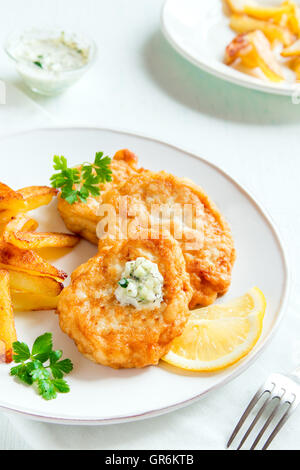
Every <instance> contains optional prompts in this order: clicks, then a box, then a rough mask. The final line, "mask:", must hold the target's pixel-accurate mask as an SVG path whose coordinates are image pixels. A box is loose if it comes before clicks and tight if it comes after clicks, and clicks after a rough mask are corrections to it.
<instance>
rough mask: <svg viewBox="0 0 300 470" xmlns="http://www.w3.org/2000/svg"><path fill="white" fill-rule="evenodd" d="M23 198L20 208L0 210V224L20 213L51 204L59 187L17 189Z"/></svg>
mask: <svg viewBox="0 0 300 470" xmlns="http://www.w3.org/2000/svg"><path fill="white" fill-rule="evenodd" d="M16 192H17V193H18V194H19V195H20V196H21V198H23V199H22V200H23V206H22V207H20V208H19V209H16V210H15V209H12V208H8V209H7V210H2V211H1V212H0V224H3V223H7V222H8V221H9V220H10V219H12V218H13V217H14V216H16V215H17V214H18V213H24V212H28V211H32V210H34V209H37V208H38V207H41V206H45V205H47V204H49V203H50V202H51V201H52V199H53V197H54V196H56V194H57V193H58V190H57V189H54V188H50V187H48V186H28V187H26V188H22V189H19V190H18V191H16Z"/></svg>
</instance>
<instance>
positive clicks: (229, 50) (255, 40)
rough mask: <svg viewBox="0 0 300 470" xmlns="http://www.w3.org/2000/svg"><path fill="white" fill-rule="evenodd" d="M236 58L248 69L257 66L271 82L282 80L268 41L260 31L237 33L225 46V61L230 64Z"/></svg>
mask: <svg viewBox="0 0 300 470" xmlns="http://www.w3.org/2000/svg"><path fill="white" fill-rule="evenodd" d="M237 60H238V61H240V62H241V63H242V65H243V66H245V67H248V68H249V69H253V68H255V67H259V68H260V69H261V71H262V72H263V73H264V75H265V76H266V77H267V78H268V79H269V80H271V81H273V82H281V81H282V80H283V76H282V72H281V69H280V66H279V64H278V62H277V61H276V59H275V57H274V55H273V52H272V50H271V47H270V43H269V41H268V40H267V38H266V37H265V36H264V34H263V33H262V32H261V31H253V32H252V33H248V34H239V35H238V36H236V37H235V38H234V39H233V40H232V41H231V43H230V44H229V45H228V46H227V47H226V51H225V63H226V64H227V65H232V64H233V63H234V62H235V61H237Z"/></svg>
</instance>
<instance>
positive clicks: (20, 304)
mask: <svg viewBox="0 0 300 470" xmlns="http://www.w3.org/2000/svg"><path fill="white" fill-rule="evenodd" d="M11 298H12V303H13V308H14V311H15V312H30V311H34V310H55V309H56V307H57V302H58V296H56V297H50V296H46V295H41V294H32V293H31V294H30V295H28V293H24V292H16V291H12V292H11ZM0 354H1V353H0Z"/></svg>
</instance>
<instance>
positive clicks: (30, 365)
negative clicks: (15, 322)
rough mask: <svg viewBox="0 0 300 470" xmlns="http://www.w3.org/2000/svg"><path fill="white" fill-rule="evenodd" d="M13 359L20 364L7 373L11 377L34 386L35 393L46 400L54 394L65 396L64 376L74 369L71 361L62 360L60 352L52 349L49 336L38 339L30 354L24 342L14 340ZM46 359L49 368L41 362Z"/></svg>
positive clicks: (50, 334) (66, 388)
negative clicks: (63, 394)
mask: <svg viewBox="0 0 300 470" xmlns="http://www.w3.org/2000/svg"><path fill="white" fill-rule="evenodd" d="M13 351H14V355H13V359H14V361H15V362H16V363H20V364H18V365H17V366H15V367H12V368H11V370H10V375H12V376H15V377H17V378H18V379H19V380H20V381H22V382H23V383H25V384H27V385H35V386H36V389H37V391H38V393H39V394H40V395H41V396H42V397H43V398H44V399H45V400H52V399H53V398H56V397H57V392H59V393H67V392H69V391H70V387H69V385H68V384H67V382H66V381H65V380H63V376H64V374H69V372H71V370H72V369H73V364H72V362H71V361H70V359H62V360H60V359H61V357H62V351H61V350H60V349H58V350H53V345H52V333H45V334H43V335H41V336H39V337H38V338H37V339H36V340H35V342H34V344H33V346H32V350H31V352H30V349H29V347H28V345H27V344H26V343H21V342H19V341H16V342H15V343H13ZM48 360H49V363H48V365H45V364H44V363H45V362H47V361H48Z"/></svg>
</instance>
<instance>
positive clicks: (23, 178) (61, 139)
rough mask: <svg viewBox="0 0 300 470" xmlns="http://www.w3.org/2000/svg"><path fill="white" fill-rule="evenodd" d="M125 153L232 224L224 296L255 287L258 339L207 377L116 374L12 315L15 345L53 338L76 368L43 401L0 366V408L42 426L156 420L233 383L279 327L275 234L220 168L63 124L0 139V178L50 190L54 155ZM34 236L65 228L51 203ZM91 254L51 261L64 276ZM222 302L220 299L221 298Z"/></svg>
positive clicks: (164, 370)
mask: <svg viewBox="0 0 300 470" xmlns="http://www.w3.org/2000/svg"><path fill="white" fill-rule="evenodd" d="M124 147H127V148H130V149H131V150H133V151H134V152H136V153H137V155H138V156H139V157H140V164H141V165H142V166H145V167H147V168H150V169H153V170H166V171H171V172H173V173H174V174H175V175H178V176H186V177H189V178H192V179H193V180H194V181H195V182H196V183H198V184H200V185H201V186H203V188H204V189H205V190H206V191H207V193H208V194H209V195H210V196H211V197H212V198H213V199H214V201H215V202H216V203H217V204H218V206H219V207H220V209H221V211H222V212H223V214H224V215H225V216H226V218H227V219H228V221H229V222H230V224H231V226H232V230H233V235H234V238H235V243H236V249H237V262H236V265H235V268H234V272H233V280H232V286H231V288H230V291H229V293H228V294H227V295H226V297H223V299H224V300H226V299H228V298H231V297H234V296H237V295H240V294H243V293H244V292H246V291H247V290H248V289H249V288H250V287H252V286H254V285H257V286H259V287H260V288H261V289H262V290H263V292H264V293H265V295H266V298H267V303H268V307H267V313H266V318H265V322H264V328H263V332H262V336H261V339H260V340H259V342H258V344H257V345H256V347H255V349H254V350H253V351H252V352H251V354H250V355H249V356H247V357H246V358H245V359H244V360H242V361H241V362H240V363H238V364H237V365H235V366H232V367H230V368H229V369H227V370H225V371H223V372H219V373H214V374H199V373H188V372H181V371H180V370H177V369H175V368H174V369H172V368H171V367H169V366H167V365H166V364H162V365H161V366H159V367H148V368H145V369H142V370H120V371H116V370H113V369H110V368H108V367H102V366H99V365H97V364H94V363H92V362H90V361H88V360H87V359H85V358H84V357H83V356H82V355H81V354H79V352H78V351H77V349H76V347H75V345H74V344H73V342H72V341H71V340H70V339H69V338H68V337H67V336H66V335H65V334H63V333H62V332H61V331H60V329H59V326H58V319H57V317H56V315H55V314H54V313H53V312H36V313H33V312H31V313H30V312H29V313H28V312H27V313H24V314H17V315H16V327H17V332H18V336H19V339H20V340H22V341H25V342H29V343H30V344H32V342H33V340H34V339H35V338H36V336H38V335H40V334H42V333H44V332H45V331H50V332H53V337H54V345H55V347H56V348H62V349H63V351H64V357H70V358H71V359H72V361H73V362H74V365H75V367H74V371H73V372H72V373H71V374H70V375H69V376H68V381H69V383H70V386H71V392H70V393H69V394H67V395H60V396H59V397H58V398H57V399H56V400H53V401H49V402H47V401H44V400H43V399H42V398H41V397H40V396H38V395H37V394H36V393H35V392H34V390H33V389H32V388H31V387H26V386H23V385H19V384H17V383H16V382H15V381H14V380H13V379H12V378H11V377H9V375H8V374H9V369H10V365H0V407H3V408H5V409H7V410H11V411H15V412H20V413H24V414H27V415H28V416H30V417H32V418H36V419H41V420H44V421H56V422H62V423H74V424H86V423H89V424H93V423H94V424H105V423H112V422H118V421H123V420H130V419H138V418H143V417H147V416H154V415H158V414H161V413H164V412H167V411H170V410H172V409H174V408H178V407H179V406H182V405H184V404H187V403H189V402H191V401H192V400H194V399H197V398H199V397H200V396H203V395H204V394H206V393H208V392H209V391H211V390H212V389H214V388H216V387H217V386H220V385H221V384H224V383H225V382H227V381H229V380H230V379H232V378H233V377H234V376H236V375H237V374H238V373H240V372H241V371H242V370H244V369H245V368H246V367H248V365H249V364H250V362H251V361H252V360H253V359H254V358H255V357H256V356H257V353H258V352H259V351H261V349H262V347H263V346H264V345H265V344H266V342H267V340H268V339H269V338H270V336H271V334H272V333H273V331H274V329H275V326H277V325H278V322H279V318H280V316H281V314H282V312H283V307H284V304H285V301H286V296H287V284H288V282H287V267H286V261H285V256H284V252H283V249H282V246H281V243H280V241H279V238H278V235H277V234H276V231H275V229H274V227H273V226H272V224H271V222H270V220H269V219H268V217H267V216H266V215H265V214H264V212H263V210H262V209H261V208H260V207H259V205H258V204H257V202H255V201H254V199H253V198H252V197H251V196H249V194H247V193H246V192H245V191H244V190H243V189H242V188H241V187H240V186H239V185H238V184H237V183H235V182H234V181H233V180H232V179H231V178H230V177H229V176H227V175H226V174H224V173H223V172H222V171H221V170H219V169H218V168H216V167H214V166H213V165H211V164H210V163H208V162H206V161H205V160H202V159H199V158H197V157H195V156H193V155H191V154H189V153H187V152H184V151H183V150H180V149H177V148H175V147H172V146H170V145H168V144H164V143H161V142H158V141H155V140H151V139H148V138H145V137H140V136H135V135H131V134H127V133H122V132H118V131H111V130H103V129H102V130H101V129H91V128H75V129H74V128H68V129H48V130H34V131H30V132H25V133H21V134H17V135H13V136H10V137H6V138H4V139H3V140H1V141H0V155H1V181H3V182H5V183H7V184H9V185H11V186H12V187H13V188H15V189H17V188H20V187H23V186H26V185H33V184H49V177H50V175H51V174H52V173H53V170H52V157H53V155H54V154H59V155H64V156H65V157H67V158H68V161H69V163H70V164H71V165H74V164H76V163H81V162H82V161H86V160H91V159H92V158H93V157H94V154H95V152H96V151H99V150H103V151H104V152H108V153H110V154H111V155H113V154H114V152H115V151H116V150H117V149H120V148H124ZM36 217H37V218H38V220H39V222H40V228H39V229H40V230H55V231H59V230H65V227H64V224H63V222H62V221H61V220H60V217H59V215H58V213H57V211H56V201H54V202H53V203H51V204H50V205H49V206H47V207H44V208H42V209H39V210H38V211H37V214H36ZM95 251H96V248H95V247H94V246H92V245H90V244H89V243H88V242H86V241H81V242H80V244H79V245H78V246H77V247H76V249H75V250H73V251H72V252H71V253H69V254H68V255H66V256H64V257H63V258H61V259H60V260H58V261H57V262H56V263H55V264H56V265H57V266H58V267H61V268H62V269H64V270H65V271H67V272H68V273H71V271H72V270H73V269H74V268H75V267H76V266H78V265H79V264H80V263H82V262H84V261H86V260H87V259H88V258H89V257H90V256H92V255H93V254H94V253H95ZM223 299H221V301H223Z"/></svg>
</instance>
